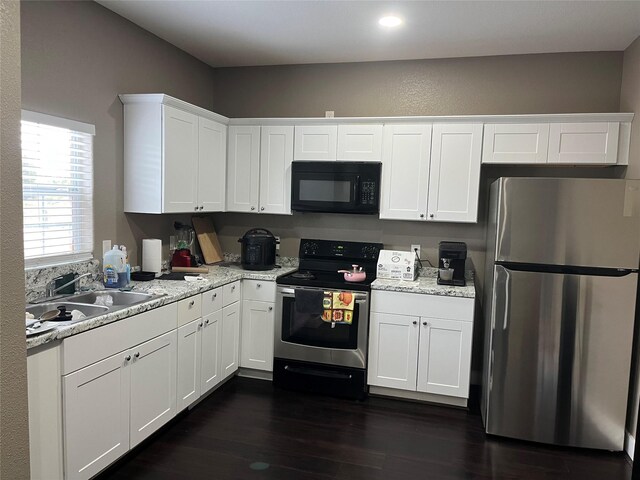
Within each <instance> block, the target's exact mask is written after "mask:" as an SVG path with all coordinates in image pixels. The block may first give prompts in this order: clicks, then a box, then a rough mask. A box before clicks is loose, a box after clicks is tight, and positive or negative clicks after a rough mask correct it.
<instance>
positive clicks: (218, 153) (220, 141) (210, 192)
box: [198, 117, 227, 212]
mask: <svg viewBox="0 0 640 480" xmlns="http://www.w3.org/2000/svg"><path fill="white" fill-rule="evenodd" d="M226 166H227V126H226V125H223V124H221V123H218V122H214V121H213V120H209V119H208V118H202V117H200V119H199V122H198V209H199V210H200V211H205V212H224V207H225V192H226V189H225V185H226Z"/></svg>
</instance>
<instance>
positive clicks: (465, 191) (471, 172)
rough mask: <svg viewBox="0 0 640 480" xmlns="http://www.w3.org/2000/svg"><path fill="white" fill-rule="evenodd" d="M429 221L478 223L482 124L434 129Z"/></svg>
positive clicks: (454, 125)
mask: <svg viewBox="0 0 640 480" xmlns="http://www.w3.org/2000/svg"><path fill="white" fill-rule="evenodd" d="M432 145H433V146H432V149H431V174H430V176H429V202H428V214H429V217H428V220H435V221H441V222H476V221H477V220H478V195H479V191H480V157H481V155H482V124H481V123H474V124H451V125H439V124H436V125H434V126H433V142H432Z"/></svg>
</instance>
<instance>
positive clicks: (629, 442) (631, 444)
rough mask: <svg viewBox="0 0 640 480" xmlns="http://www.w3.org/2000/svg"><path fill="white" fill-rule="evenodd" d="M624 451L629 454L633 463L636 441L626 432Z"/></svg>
mask: <svg viewBox="0 0 640 480" xmlns="http://www.w3.org/2000/svg"><path fill="white" fill-rule="evenodd" d="M624 433H625V435H624V451H625V452H627V455H629V458H630V459H631V461H633V452H634V451H635V449H636V439H635V438H633V437H632V436H631V434H630V433H629V432H624Z"/></svg>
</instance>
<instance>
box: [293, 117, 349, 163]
mask: <svg viewBox="0 0 640 480" xmlns="http://www.w3.org/2000/svg"><path fill="white" fill-rule="evenodd" d="M337 137H338V126H337V125H298V126H296V127H295V143H294V154H293V159H294V160H335V159H336V147H337Z"/></svg>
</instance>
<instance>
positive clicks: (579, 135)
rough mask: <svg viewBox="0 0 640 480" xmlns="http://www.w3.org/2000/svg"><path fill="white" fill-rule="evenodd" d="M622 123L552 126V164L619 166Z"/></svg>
mask: <svg viewBox="0 0 640 480" xmlns="http://www.w3.org/2000/svg"><path fill="white" fill-rule="evenodd" d="M619 130H620V123H619V122H609V123H604V122H602V123H552V124H551V126H550V127H549V157H548V162H549V163H567V164H571V165H585V164H604V165H610V164H615V163H616V162H617V161H618V135H619Z"/></svg>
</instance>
